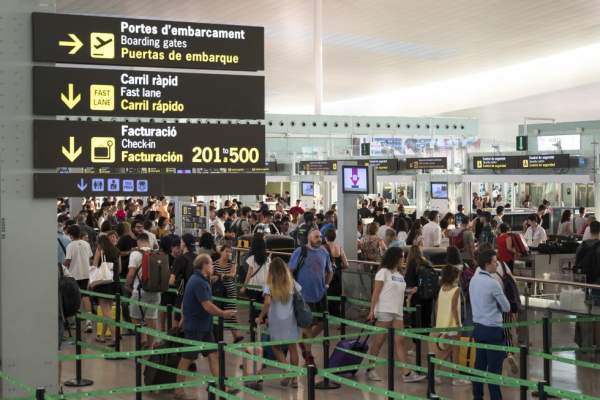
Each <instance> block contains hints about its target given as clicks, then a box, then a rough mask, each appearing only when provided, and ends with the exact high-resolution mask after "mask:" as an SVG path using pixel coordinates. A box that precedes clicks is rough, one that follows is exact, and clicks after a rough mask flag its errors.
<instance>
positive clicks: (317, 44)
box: [313, 0, 323, 115]
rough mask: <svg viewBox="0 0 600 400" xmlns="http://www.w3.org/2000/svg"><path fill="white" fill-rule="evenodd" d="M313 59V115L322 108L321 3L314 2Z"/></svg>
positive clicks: (317, 0)
mask: <svg viewBox="0 0 600 400" xmlns="http://www.w3.org/2000/svg"><path fill="white" fill-rule="evenodd" d="M314 13H315V15H314V36H313V52H314V54H313V57H314V67H315V115H321V111H322V107H323V1H322V0H314Z"/></svg>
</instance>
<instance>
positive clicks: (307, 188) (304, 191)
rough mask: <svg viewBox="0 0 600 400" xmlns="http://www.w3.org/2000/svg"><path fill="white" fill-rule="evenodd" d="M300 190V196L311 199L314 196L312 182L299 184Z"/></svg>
mask: <svg viewBox="0 0 600 400" xmlns="http://www.w3.org/2000/svg"><path fill="white" fill-rule="evenodd" d="M300 189H301V190H300V193H301V195H302V196H307V197H313V196H314V195H315V183H314V182H300Z"/></svg>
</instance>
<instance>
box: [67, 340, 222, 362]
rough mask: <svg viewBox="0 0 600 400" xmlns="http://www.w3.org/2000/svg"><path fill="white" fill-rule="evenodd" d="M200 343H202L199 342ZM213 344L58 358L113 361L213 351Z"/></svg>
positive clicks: (69, 355) (214, 346) (71, 355)
mask: <svg viewBox="0 0 600 400" xmlns="http://www.w3.org/2000/svg"><path fill="white" fill-rule="evenodd" d="M199 343H202V342H199ZM215 348H216V345H215V344H214V343H205V344H202V345H199V346H188V347H173V348H170V349H151V350H140V351H121V352H113V353H96V354H80V355H77V354H65V355H61V356H59V358H58V359H59V360H60V361H75V360H100V359H107V360H110V359H114V358H134V357H147V356H152V355H160V354H173V353H188V352H193V351H194V352H195V351H202V350H211V349H215Z"/></svg>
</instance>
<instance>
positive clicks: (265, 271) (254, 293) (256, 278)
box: [240, 233, 271, 303]
mask: <svg viewBox="0 0 600 400" xmlns="http://www.w3.org/2000/svg"><path fill="white" fill-rule="evenodd" d="M250 254H252V255H251V256H250V257H248V258H247V259H246V263H247V264H248V272H247V273H246V279H245V280H244V286H242V289H241V290H240V293H242V294H245V295H247V296H248V297H249V298H250V299H252V300H254V301H256V302H258V303H262V302H263V296H262V293H263V289H264V287H265V285H266V284H267V276H268V275H269V264H271V257H269V255H268V254H267V246H266V243H265V238H264V236H263V234H262V233H255V234H254V236H253V237H252V243H251V244H250Z"/></svg>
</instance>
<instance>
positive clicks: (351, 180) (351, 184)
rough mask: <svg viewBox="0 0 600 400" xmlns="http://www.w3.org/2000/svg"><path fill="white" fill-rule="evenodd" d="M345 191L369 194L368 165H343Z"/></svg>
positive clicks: (343, 190)
mask: <svg viewBox="0 0 600 400" xmlns="http://www.w3.org/2000/svg"><path fill="white" fill-rule="evenodd" d="M342 168H343V169H342V175H343V176H342V178H343V187H342V192H343V193H355V194H368V193H369V178H368V176H369V173H368V170H369V169H368V167H349V166H344V167H342Z"/></svg>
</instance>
